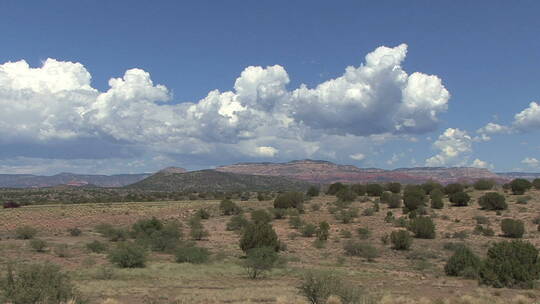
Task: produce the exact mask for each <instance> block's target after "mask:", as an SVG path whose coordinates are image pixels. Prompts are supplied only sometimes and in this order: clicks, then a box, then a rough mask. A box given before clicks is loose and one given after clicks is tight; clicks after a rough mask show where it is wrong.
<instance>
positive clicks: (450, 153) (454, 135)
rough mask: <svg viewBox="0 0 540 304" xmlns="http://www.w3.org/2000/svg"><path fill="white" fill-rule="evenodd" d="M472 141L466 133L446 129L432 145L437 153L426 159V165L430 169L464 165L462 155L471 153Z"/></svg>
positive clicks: (464, 160)
mask: <svg viewBox="0 0 540 304" xmlns="http://www.w3.org/2000/svg"><path fill="white" fill-rule="evenodd" d="M472 142H473V139H472V138H471V136H469V135H468V134H467V132H466V131H462V130H460V129H457V128H456V129H454V128H448V129H446V131H444V133H443V134H441V135H440V136H439V138H438V139H437V140H436V141H435V142H434V143H433V147H434V148H436V149H437V150H439V153H437V154H436V155H434V156H432V157H430V158H428V159H426V165H427V166H430V167H438V166H448V165H464V164H465V162H466V159H465V158H464V157H463V155H464V154H467V153H470V152H471V151H472Z"/></svg>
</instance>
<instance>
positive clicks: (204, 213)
mask: <svg viewBox="0 0 540 304" xmlns="http://www.w3.org/2000/svg"><path fill="white" fill-rule="evenodd" d="M194 216H196V217H198V218H200V219H201V220H207V219H209V218H210V212H208V211H207V210H206V209H203V208H201V209H199V210H197V212H195V215H194Z"/></svg>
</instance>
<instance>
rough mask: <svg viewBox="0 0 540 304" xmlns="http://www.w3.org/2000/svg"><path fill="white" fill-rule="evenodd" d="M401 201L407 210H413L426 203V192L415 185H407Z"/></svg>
mask: <svg viewBox="0 0 540 304" xmlns="http://www.w3.org/2000/svg"><path fill="white" fill-rule="evenodd" d="M403 203H404V204H405V207H406V208H407V211H414V210H416V209H418V208H419V207H420V206H424V205H425V203H426V193H425V192H424V189H422V187H420V186H416V185H408V186H407V187H405V191H404V192H403Z"/></svg>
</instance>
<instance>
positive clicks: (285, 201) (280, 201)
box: [274, 192, 304, 210]
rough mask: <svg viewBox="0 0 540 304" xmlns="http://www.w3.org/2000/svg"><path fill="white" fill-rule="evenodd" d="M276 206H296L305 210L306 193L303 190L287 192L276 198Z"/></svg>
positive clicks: (280, 207) (284, 207)
mask: <svg viewBox="0 0 540 304" xmlns="http://www.w3.org/2000/svg"><path fill="white" fill-rule="evenodd" d="M274 208H276V209H288V208H295V209H298V210H304V194H303V193H302V192H285V193H282V194H280V195H278V197H276V199H275V200H274Z"/></svg>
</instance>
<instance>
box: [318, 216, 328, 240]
mask: <svg viewBox="0 0 540 304" xmlns="http://www.w3.org/2000/svg"><path fill="white" fill-rule="evenodd" d="M316 234H317V239H318V240H319V241H326V240H328V237H329V236H330V225H329V224H328V223H327V222H325V221H323V222H320V223H319V228H317V231H316Z"/></svg>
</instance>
